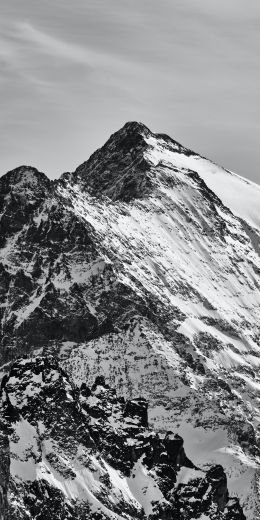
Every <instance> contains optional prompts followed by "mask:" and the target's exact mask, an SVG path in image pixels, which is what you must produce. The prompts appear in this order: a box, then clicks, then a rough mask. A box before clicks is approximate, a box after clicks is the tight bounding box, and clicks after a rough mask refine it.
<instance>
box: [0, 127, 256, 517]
mask: <svg viewBox="0 0 260 520" xmlns="http://www.w3.org/2000/svg"><path fill="white" fill-rule="evenodd" d="M0 191H1V194H0V231H1V233H0V235H1V236H0V321H1V328H0V346H1V348H0V359H1V373H2V376H4V374H5V373H8V370H9V368H10V365H11V364H12V362H13V361H14V360H15V359H17V358H19V357H21V356H23V355H24V354H31V353H32V352H35V351H36V352H38V353H39V354H43V355H44V356H45V355H49V353H50V352H53V353H55V355H57V356H58V357H59V359H60V360H61V363H62V367H63V369H64V370H65V372H66V373H67V374H68V375H69V377H70V379H71V380H72V381H73V384H74V385H75V388H76V390H77V389H80V387H81V385H82V383H83V384H85V385H86V388H85V391H86V392H87V387H88V388H91V386H92V385H93V384H94V383H95V381H96V377H104V378H105V381H106V383H107V384H109V386H110V388H114V389H115V390H116V392H117V395H118V396H119V397H120V398H122V399H123V398H124V399H125V401H127V402H129V400H130V401H131V402H132V404H131V406H132V407H133V410H132V411H131V410H129V413H130V414H133V413H134V410H135V407H136V408H137V409H138V408H139V409H140V410H142V413H143V427H145V421H146V412H145V404H144V403H145V401H140V400H139V401H137V402H135V401H133V399H137V398H138V396H141V398H142V399H144V400H146V401H148V402H149V410H150V411H149V423H150V425H152V426H153V428H154V430H155V432H157V433H158V435H161V433H163V435H165V434H166V432H167V431H173V432H175V435H179V436H180V437H181V438H183V439H184V444H185V446H186V452H187V453H188V454H189V458H190V459H191V460H192V461H193V463H194V464H195V466H196V467H201V468H203V470H205V471H207V469H208V463H209V461H210V463H211V465H215V466H219V465H220V466H223V468H224V471H225V473H226V474H227V476H228V483H229V484H228V487H229V488H230V489H231V490H232V496H234V497H235V498H238V499H239V500H240V502H241V504H242V506H243V508H244V510H245V513H246V516H247V518H248V519H249V520H255V518H257V515H259V501H260V500H259V486H258V479H259V421H258V418H259V414H260V411H259V401H258V392H259V389H260V378H259V364H260V361H259V360H260V350H259V340H260V329H259V310H260V291H259V288H260V258H259V251H260V232H259V229H260V219H259V209H258V199H257V196H258V194H259V187H257V186H256V185H253V184H252V183H250V182H249V181H245V180H244V179H242V178H239V177H238V176H236V175H235V174H232V173H231V172H228V171H226V170H224V169H223V168H220V167H218V166H216V165H214V164H213V163H211V162H210V161H207V160H206V159H204V158H202V157H200V156H199V155H197V154H195V153H194V152H191V151H190V150H187V149H186V148H184V147H183V146H181V145H180V144H179V143H177V142H176V141H174V140H173V139H171V138H169V137H168V136H165V135H164V134H153V133H152V132H151V131H150V130H149V129H148V128H147V127H145V126H144V125H142V124H140V123H134V122H133V123H127V124H126V125H125V126H124V127H123V128H122V129H121V130H119V131H118V132H116V133H115V134H113V135H112V136H111V138H110V139H109V140H108V142H107V143H106V144H105V145H104V146H103V147H102V148H101V149H100V150H98V151H97V152H95V153H94V154H93V155H92V156H91V157H90V159H89V160H88V161H87V162H85V163H83V164H82V165H81V166H79V168H77V169H76V171H75V172H73V173H66V174H64V175H63V176H62V177H61V178H60V179H59V180H57V181H54V182H51V181H50V180H48V179H47V177H46V176H45V175H44V174H42V173H40V172H38V171H37V170H35V169H33V168H31V167H21V168H17V169H16V170H14V171H13V172H9V173H8V174H6V175H4V176H3V177H1V179H0ZM85 406H87V404H86V403H85ZM99 412H100V410H97V412H96V413H99ZM86 413H87V410H86ZM93 413H94V410H93ZM93 435H94V434H93ZM175 440H176V439H175ZM95 442H96V441H95ZM4 471H5V470H4ZM55 497H56V495H55ZM55 497H53V501H54V502H55V501H56V498H55ZM62 514H63V513H62ZM64 514H65V513H64ZM66 514H67V513H66ZM212 515H213V513H212ZM212 518H213V516H212Z"/></svg>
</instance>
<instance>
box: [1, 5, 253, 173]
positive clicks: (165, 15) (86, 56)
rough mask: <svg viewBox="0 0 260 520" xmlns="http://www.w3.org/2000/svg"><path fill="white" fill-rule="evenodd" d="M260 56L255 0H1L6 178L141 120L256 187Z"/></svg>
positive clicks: (47, 167) (75, 152)
mask: <svg viewBox="0 0 260 520" xmlns="http://www.w3.org/2000/svg"><path fill="white" fill-rule="evenodd" d="M259 49H260V2H259V0H93V1H92V0H73V1H71V0H70V1H68V0H44V1H40V0H23V1H22V2H21V0H8V2H4V1H2V2H1V5H0V66H1V74H0V108H1V118H0V136H1V139H0V175H2V174H4V173H5V172H6V171H8V170H10V169H12V168H15V167H17V166H20V165H22V164H27V165H32V166H35V167H37V168H38V169H39V170H41V171H44V172H45V173H46V174H47V175H48V176H49V177H52V178H56V177H59V176H60V174H61V173H62V172H64V171H73V170H74V169H75V168H76V167H77V166H78V165H79V164H81V163H82V162H83V161H85V160H86V159H87V158H88V157H89V155H90V154H91V153H92V152H93V151H94V150H95V149H96V148H98V147H100V146H102V145H103V144H104V142H105V141H106V140H107V139H108V137H109V136H110V135H111V133H113V132H114V131H116V130H118V129H119V128H120V127H121V126H123V125H124V124H125V122H126V121H141V122H143V123H144V124H146V125H147V126H148V127H149V128H150V129H151V130H152V131H154V132H163V133H168V134H169V135H170V136H171V137H173V138H174V139H176V140H177V141H179V142H181V143H182V144H183V145H185V146H187V147H188V148H191V149H193V150H195V151H196V152H198V153H201V154H202V155H204V156H206V157H208V158H209V159H212V160H213V161H215V162H217V163H218V164H220V165H222V166H224V167H226V168H229V169H231V170H232V171H235V172H237V173H239V174H240V175H243V176H244V177H248V178H250V179H252V180H254V181H255V182H258V183H260V167H259V157H260V151H259V140H260V103H259V95H260V94H259V92H260V88H259V83H260V53H259Z"/></svg>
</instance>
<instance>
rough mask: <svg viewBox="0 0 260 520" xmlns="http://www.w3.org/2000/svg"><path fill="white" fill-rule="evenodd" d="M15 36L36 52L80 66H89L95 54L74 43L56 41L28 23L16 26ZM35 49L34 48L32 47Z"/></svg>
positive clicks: (20, 23)
mask: <svg viewBox="0 0 260 520" xmlns="http://www.w3.org/2000/svg"><path fill="white" fill-rule="evenodd" d="M16 31H17V32H16V35H17V36H18V38H19V39H20V40H23V41H25V42H28V43H30V44H32V45H33V46H36V47H37V50H38V51H40V52H42V53H44V54H48V55H50V56H53V57H58V58H61V59H63V60H66V61H71V62H74V63H78V64H81V65H88V66H89V65H91V64H92V63H93V59H94V58H96V54H95V53H93V52H91V51H89V50H87V49H85V48H83V47H81V46H80V45H77V44H74V43H67V42H64V41H62V40H60V39H57V38H55V37H53V36H51V35H49V34H47V33H45V32H43V31H41V30H39V29H38V28H36V27H33V26H32V25H31V24H29V23H25V22H19V23H17V24H16ZM34 49H35V47H34Z"/></svg>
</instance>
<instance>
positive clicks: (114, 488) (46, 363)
mask: <svg viewBox="0 0 260 520" xmlns="http://www.w3.org/2000/svg"><path fill="white" fill-rule="evenodd" d="M1 424H2V438H3V439H4V440H3V442H2V443H1V446H0V449H1V483H2V484H1V503H0V505H1V513H2V518H4V519H17V520H19V519H36V518H37V519H39V520H48V519H53V518H59V519H64V520H67V519H73V520H75V519H79V520H81V519H82V520H83V519H85V518H89V519H111V518H113V519H122V518H125V519H141V518H143V519H144V518H149V519H154V520H156V519H158V520H159V519H161V518H165V519H169V520H172V519H184V518H185V519H192V518H215V519H225V520H228V519H229V520H233V519H240V520H243V519H244V518H245V517H244V515H243V512H242V509H241V507H240V505H239V503H238V501H237V500H233V499H229V495H228V490H227V479H226V475H225V473H224V471H223V468H222V466H213V467H211V468H210V469H209V470H208V471H201V470H199V469H198V468H196V467H195V466H194V464H193V463H192V462H191V461H190V460H189V459H188V458H187V456H186V454H185V451H184V447H183V439H182V438H181V437H180V436H178V435H175V434H173V433H172V432H167V433H163V434H159V433H156V432H154V431H153V430H152V429H151V428H149V424H148V421H147V402H146V401H145V400H144V399H134V400H130V401H125V400H124V399H122V398H118V397H117V395H116V391H115V390H114V389H111V388H110V387H109V386H108V385H107V384H106V382H105V380H104V379H103V378H102V377H98V378H97V379H96V381H95V383H94V385H93V386H92V388H91V389H90V388H88V387H87V386H86V384H84V383H83V384H82V385H81V388H80V389H78V388H76V387H75V386H74V385H73V384H72V383H71V382H70V380H69V378H68V376H67V374H66V373H65V372H64V370H63V369H61V368H60V366H59V363H58V361H57V359H55V358H54V357H53V356H45V357H35V358H32V359H24V360H20V361H18V362H16V363H14V364H13V366H12V368H11V370H10V374H9V375H8V376H7V377H5V379H4V381H3V384H2V407H1ZM203 515H204V516H203Z"/></svg>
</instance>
